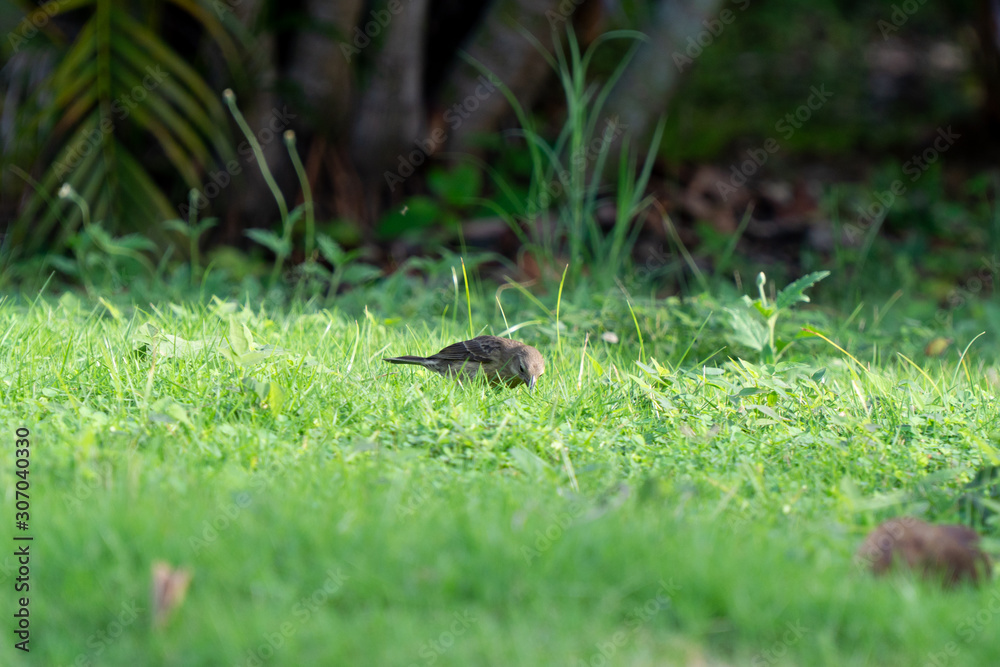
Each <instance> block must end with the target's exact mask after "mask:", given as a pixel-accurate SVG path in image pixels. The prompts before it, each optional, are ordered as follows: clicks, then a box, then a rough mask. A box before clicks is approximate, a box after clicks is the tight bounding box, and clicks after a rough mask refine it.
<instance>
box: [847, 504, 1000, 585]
mask: <svg viewBox="0 0 1000 667" xmlns="http://www.w3.org/2000/svg"><path fill="white" fill-rule="evenodd" d="M857 560H858V562H859V563H861V564H863V565H864V564H866V565H868V566H869V567H870V568H871V570H872V572H873V573H875V574H877V575H880V574H884V573H885V572H887V571H889V570H890V569H891V568H892V567H893V565H894V564H895V563H897V562H902V563H905V564H906V566H907V567H909V568H910V569H911V570H915V571H917V572H919V573H920V574H922V575H924V576H925V577H936V578H940V579H942V580H943V581H944V583H945V584H947V585H949V586H952V585H955V584H957V583H958V582H959V581H962V580H966V579H967V580H969V581H971V582H972V583H974V584H978V583H979V582H980V580H981V579H983V578H986V577H988V576H989V573H990V567H991V564H990V559H989V557H988V556H987V555H986V554H985V553H983V551H982V550H981V549H980V548H979V534H978V533H976V531H974V530H972V529H971V528H967V527H965V526H959V525H934V524H930V523H927V522H926V521H921V520H920V519H917V518H915V517H898V518H895V519H889V520H888V521H885V522H883V523H882V524H881V525H880V526H878V527H877V528H876V529H875V530H873V531H872V532H871V533H870V534H869V535H868V537H866V538H865V541H864V543H862V545H861V547H860V548H859V549H858V553H857Z"/></svg>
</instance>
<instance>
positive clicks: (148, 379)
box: [0, 292, 1000, 667]
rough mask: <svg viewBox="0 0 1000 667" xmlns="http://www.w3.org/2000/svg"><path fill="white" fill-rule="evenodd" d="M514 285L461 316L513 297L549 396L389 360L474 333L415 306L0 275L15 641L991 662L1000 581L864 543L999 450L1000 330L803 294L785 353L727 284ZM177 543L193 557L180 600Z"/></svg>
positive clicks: (35, 648) (331, 657)
mask: <svg viewBox="0 0 1000 667" xmlns="http://www.w3.org/2000/svg"><path fill="white" fill-rule="evenodd" d="M359 298H362V297H359ZM505 298H508V299H509V301H507V302H505V304H504V313H503V314H501V313H500V312H499V310H494V308H495V306H494V302H493V300H492V299H491V298H478V299H473V303H472V308H473V313H472V321H473V322H474V323H476V328H475V330H474V332H473V333H476V334H478V333H497V334H499V333H502V332H503V331H504V329H505V325H504V321H505V319H504V318H506V321H507V322H509V323H510V324H511V325H514V323H518V324H523V325H524V326H522V327H521V328H519V329H518V330H517V331H516V332H515V333H514V334H513V335H514V337H516V338H518V339H520V340H523V341H525V342H527V343H530V344H532V345H534V346H535V347H537V348H538V349H539V350H541V352H542V353H543V354H544V355H545V357H546V364H547V365H546V372H545V374H544V375H543V376H542V377H541V379H540V381H539V384H538V387H537V389H536V391H535V392H534V393H529V392H528V391H527V390H526V389H524V388H520V389H516V390H509V389H503V388H501V389H491V388H489V387H487V386H485V385H484V384H481V383H471V384H470V383H466V384H465V385H459V384H456V383H454V382H450V381H448V380H446V379H444V378H441V377H439V376H436V375H433V374H431V373H428V372H426V371H424V370H423V369H420V368H414V367H398V366H390V365H388V364H385V363H383V362H382V361H381V359H382V357H383V356H393V355H399V354H430V353H433V352H435V351H437V350H438V349H440V348H442V347H443V346H444V345H446V344H448V343H451V342H454V341H457V340H461V339H463V338H468V337H470V329H469V326H468V325H469V323H468V320H467V319H465V318H464V317H463V316H459V317H458V318H454V317H452V316H451V315H447V316H441V315H440V313H437V314H436V315H435V314H434V313H427V312H423V313H421V312H413V313H410V312H409V311H408V310H407V308H408V305H407V303H405V302H404V301H399V302H398V303H397V304H396V306H397V309H396V311H395V312H394V311H393V309H392V308H388V307H375V306H373V307H371V308H368V309H365V308H347V307H346V306H345V307H344V309H343V310H321V309H318V308H316V307H314V306H312V305H311V304H309V303H303V302H301V301H293V302H291V303H288V304H285V305H283V306H281V307H265V306H261V305H259V304H251V305H249V307H248V306H247V304H246V303H241V302H221V301H213V302H211V303H208V304H205V305H192V304H184V303H157V304H155V305H150V304H148V303H145V304H134V303H129V302H127V301H126V302H122V303H118V302H115V303H110V302H108V301H103V302H100V301H85V300H82V299H79V298H76V297H72V296H64V297H62V298H61V299H57V298H55V297H51V298H50V297H42V298H38V299H37V300H34V301H25V300H19V299H16V298H15V299H12V298H8V299H6V300H4V301H2V302H0V332H2V334H0V340H2V343H0V398H2V401H0V410H2V411H3V420H2V421H3V423H4V424H5V428H6V429H7V438H6V441H7V443H8V446H7V447H6V450H5V451H6V455H5V456H4V458H3V461H4V470H3V472H2V474H0V480H2V481H0V489H2V491H3V498H4V504H3V507H4V509H5V511H6V512H7V515H6V520H5V521H3V522H2V525H3V527H2V528H0V537H3V538H4V539H5V540H6V544H8V545H11V544H20V543H15V542H12V541H11V537H12V533H13V532H15V531H14V520H13V519H14V512H15V486H14V485H15V481H16V479H17V478H16V477H15V476H14V473H15V470H16V468H15V457H14V447H13V444H12V443H13V441H14V438H15V435H14V434H15V429H17V428H19V427H23V428H27V429H29V430H30V441H31V445H30V451H31V453H30V477H28V480H29V482H30V515H31V516H30V529H29V530H28V531H25V532H23V533H22V532H18V535H24V534H28V535H31V536H32V537H33V538H34V539H33V541H32V542H31V543H30V544H31V547H30V549H31V574H30V586H31V589H30V605H29V608H30V614H31V615H30V619H31V643H30V648H31V652H30V654H24V653H22V652H20V651H17V650H15V649H14V647H13V644H14V642H15V641H16V640H15V639H14V638H13V633H12V632H10V630H12V629H13V627H14V625H13V622H12V614H13V613H14V612H15V611H16V610H17V606H16V605H17V595H16V594H15V593H14V591H13V585H14V580H15V577H16V576H17V564H16V562H15V558H14V556H13V551H14V548H11V547H8V548H5V549H4V550H3V555H0V581H2V588H3V590H4V591H6V594H5V595H4V596H3V597H2V601H3V614H4V616H5V617H6V618H7V619H8V620H7V623H6V624H5V626H4V629H5V633H4V636H5V637H6V639H5V641H4V642H3V644H2V646H0V664H3V665H54V666H56V665H81V666H82V665H185V666H188V665H295V666H299V665H401V666H410V665H415V666H422V665H428V666H429V665H572V666H574V667H576V666H580V665H588V666H593V667H599V666H601V665H692V666H694V665H753V666H758V665H831V666H837V667H843V666H845V665H880V666H881V665H900V666H906V667H912V666H915V665H916V666H923V665H935V666H938V667H940V666H942V665H996V664H1000V643H998V642H997V641H995V637H994V635H995V628H996V623H997V613H998V612H1000V593H998V591H997V588H996V586H995V585H994V584H993V583H992V582H988V583H987V585H986V586H983V587H982V588H981V589H978V590H977V589H972V588H969V587H960V588H958V589H955V590H951V591H945V590H942V589H941V587H940V586H937V585H935V584H933V583H930V582H924V581H920V580H915V579H913V578H910V577H907V576H903V575H895V576H892V577H888V578H886V579H881V580H876V579H873V578H872V577H871V576H869V575H868V574H867V573H866V572H864V571H863V570H861V569H860V568H859V567H857V566H855V565H854V563H853V562H852V555H853V552H854V550H855V549H856V548H857V546H858V544H859V543H860V541H861V539H862V537H863V535H864V534H865V532H866V531H867V530H869V529H871V528H872V527H873V526H874V525H875V524H877V523H878V522H879V521H880V520H882V519H884V518H886V517H888V516H894V515H898V514H903V513H911V514H916V515H920V516H923V517H925V518H928V519H929V520H934V521H955V520H959V519H960V515H959V510H958V504H957V502H956V499H957V498H958V496H959V495H960V494H961V493H962V487H963V485H964V484H965V483H966V482H968V481H969V480H970V479H971V478H972V477H973V475H974V474H975V471H976V469H978V468H979V467H980V466H982V465H984V464H990V463H996V462H997V449H996V441H997V435H998V433H1000V429H998V423H997V421H998V420H997V414H998V411H997V407H996V399H995V394H996V388H997V382H998V379H997V374H996V371H995V366H994V365H993V364H994V359H993V357H992V356H990V355H989V354H988V353H987V352H985V351H984V350H988V349H989V348H990V347H991V346H993V345H995V337H994V336H993V335H992V334H990V336H988V337H987V338H983V339H980V340H979V341H977V342H976V343H974V344H973V345H972V346H971V348H970V351H969V353H968V354H967V355H965V356H964V358H962V359H961V360H960V358H959V354H960V353H961V352H962V350H963V348H965V346H966V345H967V344H969V343H970V342H971V340H972V338H971V336H970V337H968V338H965V339H961V340H959V339H956V341H955V343H954V345H953V346H952V347H950V348H949V349H948V350H946V352H945V353H944V354H943V355H942V356H940V357H928V356H926V355H924V354H923V352H922V350H923V347H924V344H925V343H926V342H927V338H926V336H925V334H927V332H929V331H931V330H932V327H930V326H929V325H927V324H925V323H926V322H927V321H928V320H927V319H923V320H921V319H920V318H919V314H917V315H918V316H916V317H909V315H911V314H913V313H916V311H915V310H910V311H907V317H900V318H898V319H897V320H895V321H894V323H890V322H889V321H888V320H887V319H885V318H884V317H882V316H880V315H879V309H878V308H873V307H872V306H864V307H863V308H862V309H861V310H860V311H858V312H856V313H855V314H854V315H851V314H839V313H831V312H829V311H827V310H825V309H824V308H823V304H822V302H821V301H820V300H819V299H817V300H816V303H814V304H812V305H811V306H810V307H808V308H801V307H800V306H799V305H795V304H792V305H788V304H785V305H786V309H785V311H784V312H782V313H781V318H780V319H779V320H778V322H777V329H776V332H777V336H778V341H779V344H778V345H777V347H775V348H774V349H773V350H772V351H771V356H774V354H773V353H774V352H777V350H778V348H779V347H780V346H781V342H780V341H781V339H782V337H784V339H785V340H791V339H793V338H794V337H795V336H796V335H797V334H799V332H800V331H802V329H803V327H809V328H810V329H811V330H813V331H816V332H819V333H821V334H823V336H825V337H826V338H828V339H829V342H828V341H826V340H824V339H823V338H821V337H817V336H813V335H808V336H806V337H804V338H801V339H797V340H795V342H794V344H792V345H791V346H790V347H788V348H785V349H783V351H782V356H781V357H780V359H778V362H777V363H771V362H770V361H771V360H770V359H769V357H768V351H767V349H766V348H767V346H766V345H758V346H757V347H761V348H762V349H760V350H758V349H754V345H752V344H751V343H753V342H754V341H755V340H756V341H757V342H758V343H760V333H761V328H760V327H761V325H760V322H763V319H761V320H760V322H757V323H756V324H753V323H754V322H756V320H754V318H755V317H758V316H757V315H756V313H755V311H753V310H751V309H750V308H749V307H746V306H745V305H744V304H743V303H742V302H739V301H736V300H734V299H731V300H730V301H728V302H727V301H725V300H724V299H715V298H710V297H707V296H705V297H699V298H693V299H688V300H685V301H684V302H680V301H678V300H672V301H652V300H643V299H640V298H635V299H632V301H631V303H626V301H625V298H624V297H623V296H622V295H621V293H616V294H607V295H605V294H600V295H586V294H584V293H582V292H581V293H579V294H576V293H574V294H569V293H567V294H566V295H564V296H563V301H562V302H561V303H560V307H559V310H558V314H557V311H556V309H555V298H554V295H551V294H540V295H538V298H539V299H540V300H541V301H543V302H544V303H545V304H546V307H542V306H541V305H540V304H538V305H535V304H533V303H532V302H531V301H529V300H526V299H524V300H522V297H521V296H518V295H515V297H514V298H510V297H509V296H505ZM465 305H466V304H465V303H462V304H461V306H462V309H461V310H460V311H459V312H462V313H463V315H464V310H465ZM792 306H794V308H793V307H792ZM898 307H899V308H903V307H905V306H898ZM741 309H743V310H741ZM450 312H452V313H453V312H455V311H454V310H452V311H450ZM399 313H403V314H404V316H405V320H404V317H399ZM633 314H634V315H633ZM922 322H923V323H922ZM984 328H985V327H984ZM605 333H613V334H615V336H613V337H612V336H602V334H605ZM615 338H617V342H609V340H610V341H614V340H615ZM833 343H836V346H835V345H834V344H833ZM837 346H840V348H843V350H841V349H838V347H837ZM956 346H957V348H956ZM845 352H846V353H845ZM897 352H899V353H900V354H897ZM902 355H905V356H902ZM157 561H166V562H168V563H170V564H171V565H172V566H174V567H178V568H185V569H187V570H188V571H189V572H190V573H191V575H192V578H191V583H190V587H189V589H188V592H187V596H186V598H185V599H184V600H183V602H182V603H181V604H180V605H179V606H178V607H176V608H175V609H174V610H173V612H172V614H171V615H170V617H169V618H168V620H167V622H166V624H165V625H163V626H162V627H154V624H153V609H152V602H151V594H150V589H151V574H150V572H151V568H152V566H153V563H154V562H157Z"/></svg>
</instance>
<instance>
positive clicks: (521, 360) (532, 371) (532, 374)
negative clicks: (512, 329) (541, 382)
mask: <svg viewBox="0 0 1000 667" xmlns="http://www.w3.org/2000/svg"><path fill="white" fill-rule="evenodd" d="M516 363H517V376H518V377H519V378H521V380H523V381H524V383H525V384H526V385H528V390H529V391H534V389H535V382H537V381H538V376H539V375H541V374H542V373H544V372H545V360H544V359H542V353H541V352H539V351H538V350H536V349H535V348H533V347H531V346H530V345H525V346H524V349H523V350H519V351H518V354H517V361H516Z"/></svg>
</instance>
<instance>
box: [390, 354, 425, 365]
mask: <svg viewBox="0 0 1000 667" xmlns="http://www.w3.org/2000/svg"><path fill="white" fill-rule="evenodd" d="M382 361H388V362H389V363H390V364H413V365H415V366H423V365H425V362H426V361H427V360H426V359H425V358H424V357H414V356H412V355H406V356H403V357H389V358H387V359H386V358H383V359H382Z"/></svg>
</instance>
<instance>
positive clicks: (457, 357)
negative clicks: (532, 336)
mask: <svg viewBox="0 0 1000 667" xmlns="http://www.w3.org/2000/svg"><path fill="white" fill-rule="evenodd" d="M383 361H388V362H389V363H390V364H413V365H415V366H423V367H424V368H426V369H428V370H431V371H434V372H435V373H439V374H441V375H445V376H448V377H457V378H459V379H461V378H463V377H466V378H474V377H476V375H478V374H479V373H483V374H485V375H486V377H487V379H488V380H489V381H490V384H500V383H503V384H506V385H508V386H511V387H516V386H518V385H521V384H526V385H528V389H529V390H533V389H534V388H535V382H536V381H537V380H538V376H539V375H541V374H542V373H544V372H545V360H544V359H542V354H541V353H540V352H539V351H538V350H536V349H535V348H533V347H531V346H530V345H525V344H524V343H521V342H518V341H516V340H511V339H509V338H500V337H499V336H477V337H476V338H473V339H472V340H464V341H462V342H461V343H455V344H454V345H449V346H448V347H446V348H444V349H443V350H441V351H440V352H438V353H437V354H432V355H431V356H429V357H414V356H410V355H407V356H403V357H390V358H388V359H383Z"/></svg>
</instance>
